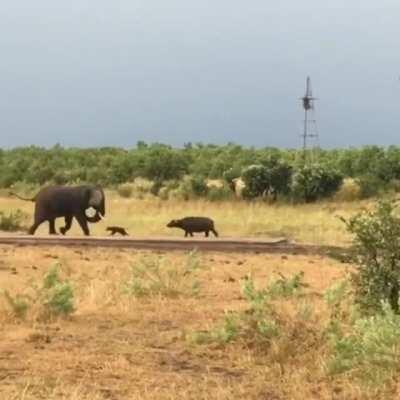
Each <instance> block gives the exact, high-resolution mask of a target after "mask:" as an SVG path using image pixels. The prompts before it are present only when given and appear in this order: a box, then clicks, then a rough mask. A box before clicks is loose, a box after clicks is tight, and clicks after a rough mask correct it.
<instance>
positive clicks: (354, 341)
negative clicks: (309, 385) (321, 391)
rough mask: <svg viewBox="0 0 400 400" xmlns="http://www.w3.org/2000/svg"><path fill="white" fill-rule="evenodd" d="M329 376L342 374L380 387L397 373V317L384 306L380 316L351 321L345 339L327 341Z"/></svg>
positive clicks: (399, 322) (399, 343)
mask: <svg viewBox="0 0 400 400" xmlns="http://www.w3.org/2000/svg"><path fill="white" fill-rule="evenodd" d="M331 345H332V349H333V356H332V357H331V359H330V360H329V361H328V363H327V371H328V373H329V374H331V375H336V374H341V373H344V372H346V373H347V374H351V375H352V376H354V377H356V378H359V379H361V380H363V381H364V382H365V383H367V384H368V385H382V384H384V383H385V381H387V380H388V379H389V378H391V377H393V376H397V375H398V372H399V371H400V316H399V315H397V314H395V313H394V312H393V310H392V309H391V307H390V306H389V305H388V304H387V303H383V305H382V314H379V315H375V316H370V317H366V318H360V319H358V320H356V321H355V323H354V325H353V327H352V329H351V331H350V332H349V333H348V334H347V335H342V334H338V335H333V336H332V338H331Z"/></svg>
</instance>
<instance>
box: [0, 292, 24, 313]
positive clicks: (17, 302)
mask: <svg viewBox="0 0 400 400" xmlns="http://www.w3.org/2000/svg"><path fill="white" fill-rule="evenodd" d="M3 295H4V297H5V299H6V301H7V303H8V305H9V306H10V307H11V310H12V313H13V314H14V316H15V317H17V318H21V319H24V318H25V317H26V313H27V311H28V308H29V297H27V296H25V295H21V294H17V295H16V296H14V297H13V296H12V295H11V294H10V293H9V292H8V290H4V291H3Z"/></svg>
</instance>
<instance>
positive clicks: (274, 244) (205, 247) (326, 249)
mask: <svg viewBox="0 0 400 400" xmlns="http://www.w3.org/2000/svg"><path fill="white" fill-rule="evenodd" d="M0 244H8V245H14V246H43V245H45V246H48V245H53V246H65V247H71V246H82V247H86V246H89V247H114V248H132V249H149V250H188V251H190V250H193V249H197V250H199V251H218V252H258V253H281V254H326V253H332V252H340V253H341V252H343V251H344V250H345V249H343V248H339V247H334V246H318V245H310V244H297V243H290V242H288V241H287V240H285V239H263V240H258V239H248V238H218V239H214V238H207V239H206V238H190V239H187V238H165V237H158V238H114V237H82V236H75V237H63V236H22V235H7V236H0Z"/></svg>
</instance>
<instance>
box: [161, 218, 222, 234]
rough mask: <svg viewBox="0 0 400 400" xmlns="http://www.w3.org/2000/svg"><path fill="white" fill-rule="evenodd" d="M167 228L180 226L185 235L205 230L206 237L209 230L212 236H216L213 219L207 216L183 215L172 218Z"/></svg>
mask: <svg viewBox="0 0 400 400" xmlns="http://www.w3.org/2000/svg"><path fill="white" fill-rule="evenodd" d="M167 227H168V228H181V229H183V230H184V231H185V237H186V236H188V235H190V236H193V232H205V235H206V237H208V235H209V232H210V231H211V232H212V233H213V234H214V236H218V232H217V231H216V230H215V227H214V221H213V220H212V219H211V218H207V217H185V218H182V219H173V220H172V221H171V222H169V223H168V225H167Z"/></svg>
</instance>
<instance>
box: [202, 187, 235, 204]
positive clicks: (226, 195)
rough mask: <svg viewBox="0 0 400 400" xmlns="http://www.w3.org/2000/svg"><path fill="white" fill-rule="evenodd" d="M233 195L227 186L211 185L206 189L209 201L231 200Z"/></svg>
mask: <svg viewBox="0 0 400 400" xmlns="http://www.w3.org/2000/svg"><path fill="white" fill-rule="evenodd" d="M233 198H234V195H233V193H232V191H231V190H230V189H229V188H228V187H227V186H222V187H211V188H209V189H208V193H207V199H208V200H210V201H224V200H232V199H233Z"/></svg>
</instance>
